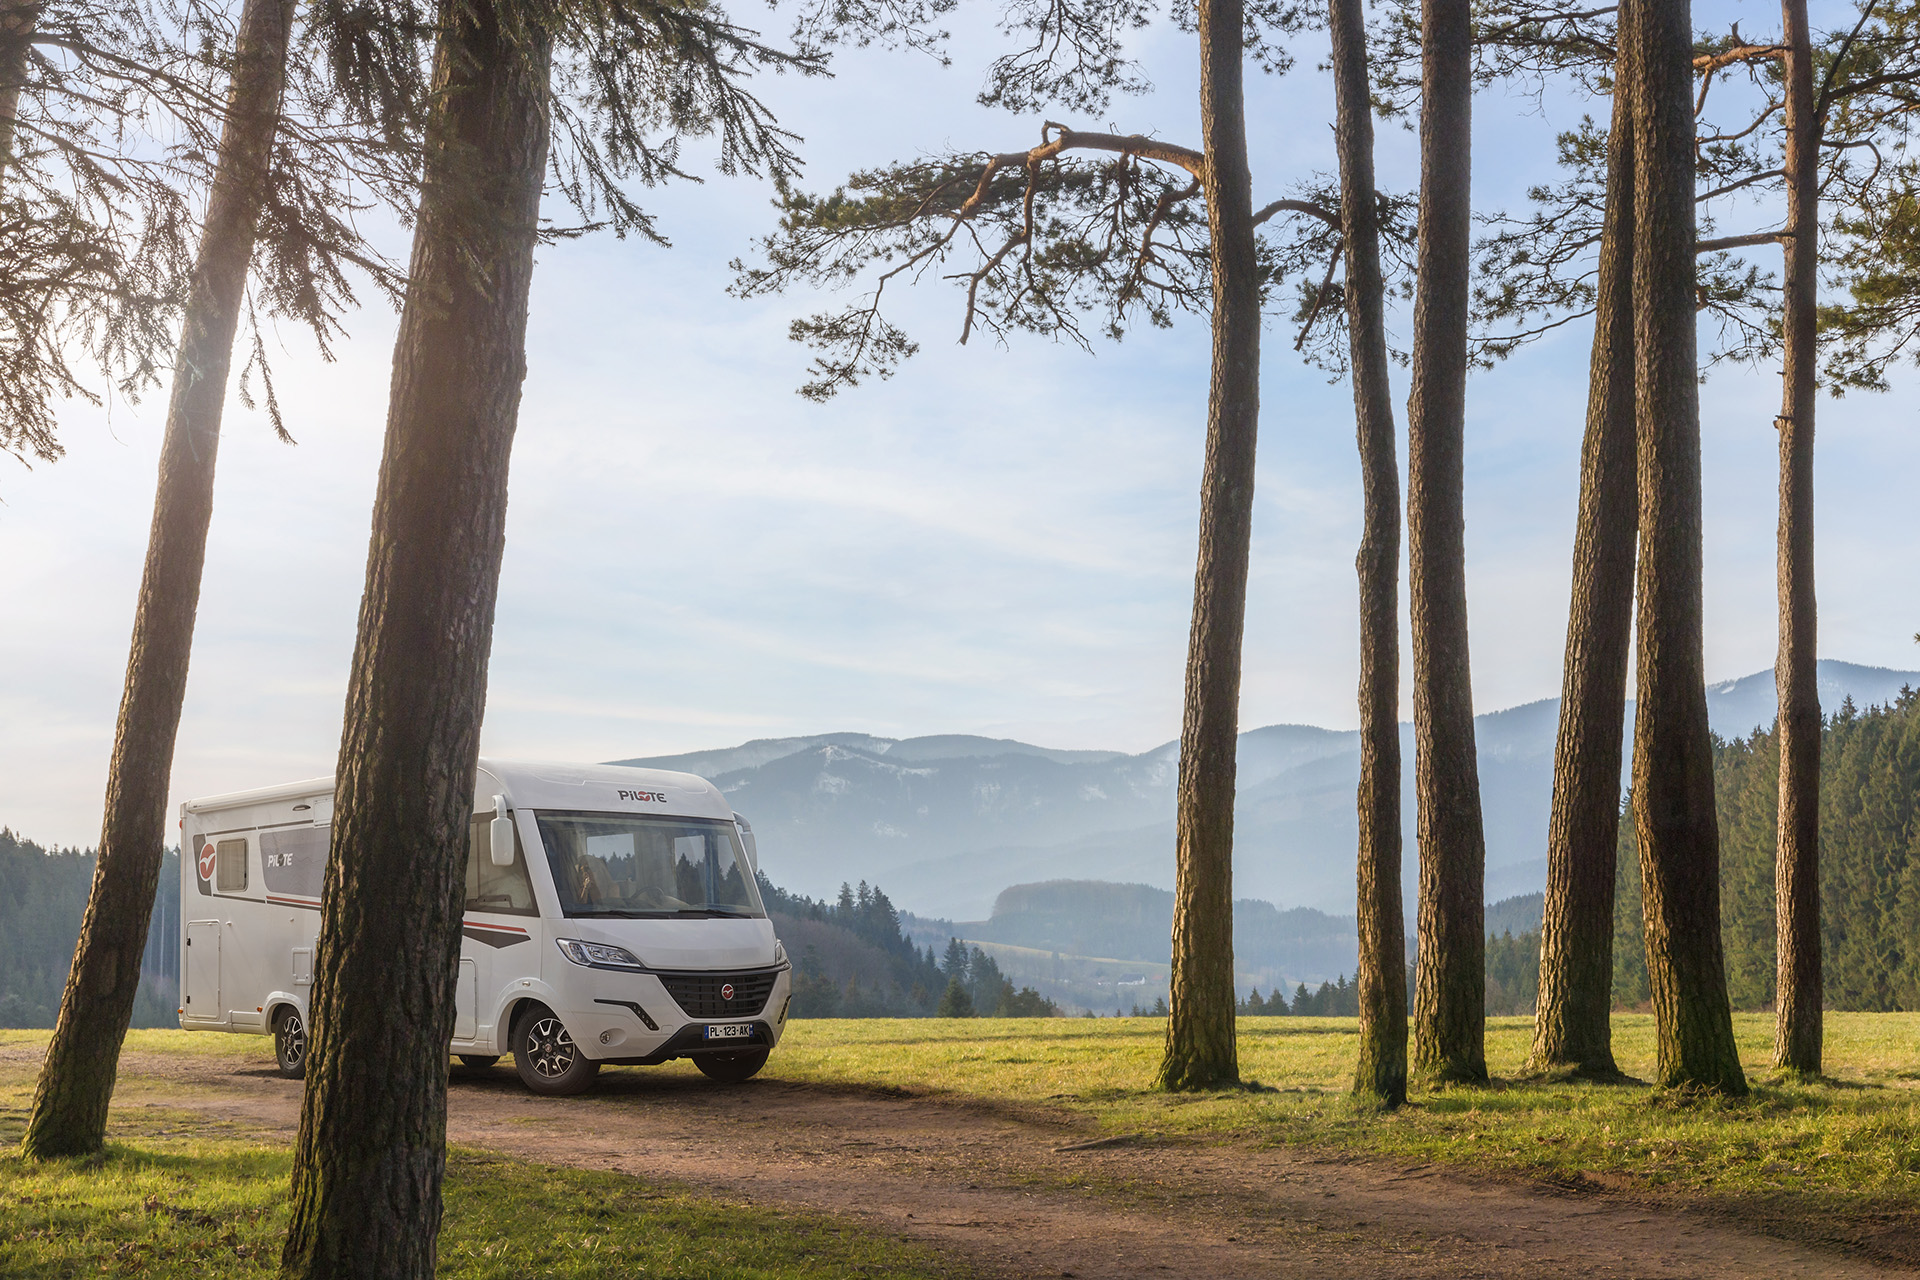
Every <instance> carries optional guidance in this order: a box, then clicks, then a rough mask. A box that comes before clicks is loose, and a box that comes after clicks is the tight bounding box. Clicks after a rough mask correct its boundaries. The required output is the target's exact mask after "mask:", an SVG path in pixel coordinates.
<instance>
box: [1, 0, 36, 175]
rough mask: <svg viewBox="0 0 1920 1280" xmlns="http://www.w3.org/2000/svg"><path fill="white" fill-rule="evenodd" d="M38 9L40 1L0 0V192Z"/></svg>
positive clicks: (10, 148) (18, 113)
mask: <svg viewBox="0 0 1920 1280" xmlns="http://www.w3.org/2000/svg"><path fill="white" fill-rule="evenodd" d="M42 7H43V6H42V3H41V0H0V190H4V188H5V185H6V181H5V179H6V169H7V166H8V165H9V164H11V163H13V139H14V135H15V133H16V132H17V130H16V128H15V125H16V123H17V122H18V121H19V118H20V90H21V89H22V88H23V87H24V85H25V83H26V78H27V58H28V56H29V55H30V54H31V53H32V51H33V33H34V31H35V29H36V28H37V27H38V26H39V25H40V10H41V8H42Z"/></svg>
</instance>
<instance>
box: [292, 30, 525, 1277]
mask: <svg viewBox="0 0 1920 1280" xmlns="http://www.w3.org/2000/svg"><path fill="white" fill-rule="evenodd" d="M508 12H509V11H505V10H503V9H502V8H501V7H498V6H497V5H496V4H493V3H488V2H487V0H476V2H475V3H460V4H453V3H448V4H445V5H443V7H442V9H441V28H440V35H439V46H438V48H437V50H436V53H435V69H434V98H433V109H432V114H431V116H430V118H429V121H428V130H427V151H426V160H425V164H424V169H423V177H422V182H421V200H420V213H419V222H418V225H417V229H416V231H415V233H414V242H413V259H412V263H411V265H410V275H409V283H408V289H407V301H406V306H405V308H404V310H403V312H402V314H401V319H400V332H399V336H398V338H397V340H396V343H395V348H394V360H393V384H392V397H391V403H390V406H389V409H388V416H387V444H386V452H385V455H384V457H383V458H382V459H381V464H380V484H379V491H378V494H377V496H376V498H375V501H374V512H373V536H372V542H371V546H370V548H369V550H368V554H367V586H366V593H365V595H364V596H363V597H362V601H361V606H360V631H359V637H358V639H357V641H356V644H355V649H354V659H353V669H352V675H351V678H350V682H349V685H348V690H347V707H346V719H345V726H344V732H343V734H342V737H341V742H340V761H339V766H338V772H337V774H336V777H337V779H338V782H337V786H338V790H337V792H336V799H335V809H334V820H333V836H332V847H331V852H330V860H329V863H328V866H327V878H326V883H325V888H324V892H323V896H322V906H321V916H320V935H319V940H318V943H317V950H318V953H319V957H320V963H319V965H318V970H319V972H318V973H317V974H316V975H315V983H314V991H313V1033H314V1034H313V1044H312V1050H311V1059H310V1065H309V1067H308V1076H307V1090H306V1097H305V1100H304V1102H303V1105H302V1107H301V1112H300V1136H299V1141H298V1145H297V1147H296V1149H295V1155H294V1169H293V1212H292V1221H291V1224H290V1228H289V1232H288V1236H287V1243H286V1248H285V1252H284V1255H283V1266H284V1273H285V1274H286V1275H288V1276H295V1277H343V1278H344V1277H356V1276H381V1277H408V1276H417V1277H428V1276H431V1275H432V1274H433V1271H434V1261H435V1252H436V1243H437V1239H438V1235H439V1226H440V1186H441V1179H442V1175H443V1173H444V1170H445V1160H446V1083H447V1042H448V1040H449V1038H450V1037H451V1036H452V1033H453V1016H454V987H455V981H454V980H455V973H456V967H457V965H458V963H459V953H460V918H461V910H462V903H463V898H464V893H465V890H464V880H463V877H464V868H465V863H466V857H467V844H468V830H467V828H468V821H469V818H470V816H471V814H472V806H473V778H474V762H475V759H476V757H477V756H478V752H479V740H480V720H481V713H482V711H483V709H484V706H485V702H486V680H487V658H488V654H489V651H490V649H491V646H492V639H493V612H494V599H495V594H496V591H497V588H498V583H499V576H500V561H501V556H502V553H503V551H504V548H505V529H506V504H507V465H508V458H509V454H510V451H511V449H512V445H513V434H514V428H515V425H516V422H517V419H518V415H519V408H520V389H521V382H522V380H523V379H524V378H525V375H526V327H527V293H528V286H529V284H530V282H531V279H532V274H533V250H534V242H535V237H536V232H537V229H538V219H539V211H540V189H541V181H542V177H543V175H544V172H545V168H546V157H547V145H548V124H549V119H548V107H549V96H548V94H549V79H548V77H549V65H550V60H551V39H550V36H549V35H548V33H547V32H546V31H545V30H544V29H542V28H540V27H538V26H535V25H533V24H531V23H528V22H526V21H524V20H520V21H519V22H518V23H517V25H515V26H513V27H511V28H509V27H508V26H507V13H508Z"/></svg>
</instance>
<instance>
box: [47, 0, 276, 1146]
mask: <svg viewBox="0 0 1920 1280" xmlns="http://www.w3.org/2000/svg"><path fill="white" fill-rule="evenodd" d="M292 17H293V3H292V0H247V4H246V7H245V9H244V10H243V12H242V14H241V19H240V34H239V40H238V43H237V44H236V46H235V51H234V71H233V85H232V88H231V90H230V91H229V93H228V100H227V119H226V123H225V125H224V126H223V127H222V129H221V133H220V155H219V159H218V160H217V162H216V165H215V170H214V181H213V190H212V192H211V194H210V195H209V197H208V201H207V221H206V226H205V228H204V229H203V231H202V233H201V238H200V251H199V255H198V257H197V258H196V259H195V261H194V269H193V278H192V283H191V290H192V291H191V293H190V294H189V295H188V302H187V313H186V317H185V322H184V324H183V325H182V328H181V332H180V351H179V357H178V359H177V360H176V362H175V365H174V378H173V396H172V399H171V400H170V401H169V402H168V405H167V428H166V435H165V437H164V440H163V442H162V444H161V447H160V477H159V485H158V490H157V492H156V494H155V497H154V506H153V526H152V530H151V532H150V533H149V534H148V538H147V563H146V569H145V571H144V573H143V574H142V576H141V579H140V597H139V602H138V604H137V606H136V609H135V613H134V622H133V644H132V653H131V655H130V656H129V658H128V660H127V679H126V686H125V689H124V691H123V693H122V694H121V698H120V721H119V724H118V726H117V728H116V730H115V733H114V740H113V757H112V761H111V763H110V765H109V766H108V774H107V797H106V815H105V818H104V819H103V821H102V823H101V830H100V853H99V857H98V858H97V859H96V860H95V863H94V869H93V887H92V889H91V891H90V892H89V894H88V897H87V911H86V916H85V917H84V919H83V920H82V922H81V925H80V942H79V946H78V947H77V948H76V949H75V951H74V956H73V966H72V968H71V969H69V970H68V972H67V985H66V989H65V991H64V992H62V994H61V997H60V1016H59V1019H58V1021H57V1022H56V1023H55V1026H54V1031H53V1040H52V1043H51V1044H49V1045H48V1047H47V1057H46V1062H45V1063H44V1064H43V1065H42V1067H41V1069H40V1082H39V1085H38V1087H37V1088H36V1089H35V1091H34V1098H33V1110H32V1113H31V1115H30V1116H29V1118H28V1120H27V1132H26V1138H25V1141H24V1142H23V1144H22V1145H23V1148H24V1150H25V1151H26V1152H27V1153H28V1154H29V1155H32V1156H36V1157H47V1156H62V1155H77V1154H81V1153H85V1152H92V1151H97V1150H99V1149H100V1146H101V1143H102V1141H103V1140H104V1138H105V1135H106V1125H107V1104H108V1103H109V1101H110V1100H111V1099H112V1097H113V1082H114V1077H115V1074H116V1072H117V1071H118V1069H119V1064H120V1045H121V1043H122V1041H124V1040H125V1039H126V1034H127V1023H128V1021H129V1020H130V1019H131V1018H132V1016H133V997H134V991H135V989H136V987H137V986H138V985H139V981H140V957H141V955H142V953H143V951H144V950H145V947H146V939H147V923H148V920H149V919H150V918H151V916H152V914H153V894H154V889H155V887H156V886H157V884H158V883H159V877H160V858H161V853H162V850H163V848H164V846H165V844H166V840H167V784H168V780H169V778H170V776H171V774H172V771H173V749H174V740H175V737H176V736H177V734H178V732H179V728H180V708H181V703H182V702H183V701H184V699H185V697H186V688H187V664H188V659H189V657H190V656H191V654H192V651H193V620H194V614H195V612H196V611H197V610H198V608H199V603H200V571H201V566H202V565H203V564H204V563H205V560H206V552H207V526H208V523H209V522H210V521H211V520H212V518H213V472H214V460H215V458H216V456H217V455H218V452H219V448H220V414H221V410H222V408H223V407H224V405H225V402H226V396H227V373H228V369H229V365H230V364H231V361H232V357H233V340H234V334H235V332H236V330H237V328H238V325H239V319H240V306H241V301H242V298H243V295H244V293H245V289H246V281H247V266H248V263H249V262H250V261H251V260H252V257H253V243H254V235H255V231H256V228H257V227H258V225H259V221H260V209H261V206H262V204H263V202H264V201H265V199H266V194H267V170H268V166H269V165H270V163H271V161H272V155H273V140H274V135H275V134H276V133H277V132H278V129H279V121H280V94H281V89H282V87H283V86H284V84H285V82H286V65H287V36H288V29H289V26H290V24H291V22H292Z"/></svg>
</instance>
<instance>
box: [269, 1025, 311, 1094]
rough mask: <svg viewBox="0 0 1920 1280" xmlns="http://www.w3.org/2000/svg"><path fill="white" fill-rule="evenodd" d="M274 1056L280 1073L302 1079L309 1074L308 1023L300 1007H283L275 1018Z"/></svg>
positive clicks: (291, 1078)
mask: <svg viewBox="0 0 1920 1280" xmlns="http://www.w3.org/2000/svg"><path fill="white" fill-rule="evenodd" d="M273 1056H274V1057H275V1058H276V1059H277V1060H278V1061H279V1063H280V1074H281V1075H283V1076H285V1077H286V1078H287V1079H289V1080H302V1079H305V1078H306V1074H307V1024H306V1022H305V1021H304V1020H303V1019H302V1018H301V1017H300V1011H299V1010H298V1009H287V1008H283V1009H281V1010H280V1012H279V1013H278V1014H276V1015H274V1019H273Z"/></svg>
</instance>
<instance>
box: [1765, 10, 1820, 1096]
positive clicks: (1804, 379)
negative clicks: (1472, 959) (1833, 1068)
mask: <svg viewBox="0 0 1920 1280" xmlns="http://www.w3.org/2000/svg"><path fill="white" fill-rule="evenodd" d="M1780 13H1781V17H1782V19H1783V22H1782V35H1781V43H1783V44H1784V45H1786V47H1787V48H1786V67H1785V70H1786V90H1787V100H1786V134H1787V146H1786V161H1785V165H1784V167H1785V169H1786V179H1787V226H1786V229H1787V232H1788V238H1787V244H1786V272H1785V274H1786V280H1785V282H1784V289H1783V296H1782V302H1783V311H1782V315H1781V338H1782V346H1783V352H1782V354H1783V357H1784V358H1783V361H1782V374H1783V378H1782V386H1781V397H1780V398H1781V407H1780V417H1779V419H1778V420H1777V421H1776V422H1775V424H1774V425H1775V426H1777V427H1778V428H1779V429H1780V529H1779V543H1778V548H1779V549H1778V556H1779V565H1778V574H1779V590H1780V652H1779V655H1778V657H1777V658H1776V659H1775V662H1774V668H1773V680H1774V684H1775V686H1776V687H1777V688H1778V689H1779V693H1780V831H1779V845H1778V848H1777V850H1776V854H1775V860H1774V893H1775V895H1776V896H1775V902H1776V914H1777V917H1778V919H1777V930H1776V936H1777V937H1778V939H1779V944H1778V945H1779V952H1778V958H1777V963H1778V970H1777V979H1778V980H1777V983H1776V990H1777V992H1778V994H1777V996H1776V999H1777V1002H1778V1003H1777V1005H1776V1008H1777V1010H1778V1014H1777V1021H1776V1023H1775V1028H1774V1042H1773V1046H1774V1047H1773V1055H1774V1063H1775V1065H1777V1066H1781V1067H1786V1068H1788V1069H1789V1070H1792V1071H1799V1072H1803V1073H1805V1074H1808V1075H1818V1074H1820V1051H1821V1014H1820V1006H1821V1001H1822V991H1821V978H1820V728H1821V725H1820V686H1819V673H1818V670H1817V667H1816V663H1817V660H1818V654H1817V652H1816V647H1815V630H1816V625H1817V622H1818V615H1817V613H1816V606H1815V602H1814V592H1813V412H1814V398H1815V397H1814V393H1815V389H1816V388H1815V379H1814V360H1815V356H1816V354H1817V353H1816V351H1815V348H1814V307H1815V305H1816V303H1817V300H1818V296H1817V295H1818V288H1819V277H1818V269H1819V256H1820V125H1819V121H1818V119H1816V116H1815V109H1814V100H1813V50H1812V37H1811V34H1810V32H1809V31H1808V26H1807V2H1806V0H1781V5H1780Z"/></svg>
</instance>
